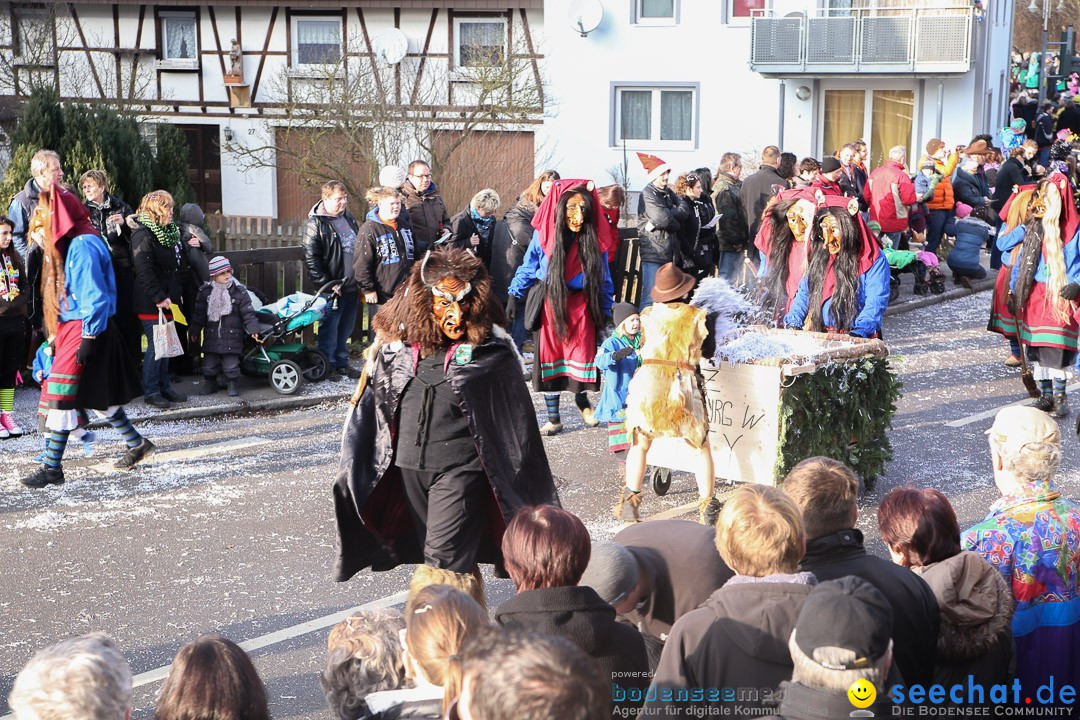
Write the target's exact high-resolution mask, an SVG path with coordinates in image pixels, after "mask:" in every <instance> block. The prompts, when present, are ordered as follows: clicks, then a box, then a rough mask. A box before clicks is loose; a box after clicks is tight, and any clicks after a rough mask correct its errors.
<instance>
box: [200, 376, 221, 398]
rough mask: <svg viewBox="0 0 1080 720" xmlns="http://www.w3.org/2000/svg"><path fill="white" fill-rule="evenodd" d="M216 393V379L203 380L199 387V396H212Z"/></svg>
mask: <svg viewBox="0 0 1080 720" xmlns="http://www.w3.org/2000/svg"><path fill="white" fill-rule="evenodd" d="M217 391H218V386H217V379H216V378H206V379H205V380H203V384H202V385H201V386H200V387H199V394H200V395H213V394H214V393H216V392H217Z"/></svg>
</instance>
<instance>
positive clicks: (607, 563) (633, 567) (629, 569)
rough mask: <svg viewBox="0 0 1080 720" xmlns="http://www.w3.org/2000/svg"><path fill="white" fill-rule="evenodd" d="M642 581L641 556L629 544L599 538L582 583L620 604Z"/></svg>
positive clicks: (609, 601) (611, 604)
mask: <svg viewBox="0 0 1080 720" xmlns="http://www.w3.org/2000/svg"><path fill="white" fill-rule="evenodd" d="M640 581H641V568H640V566H639V565H638V561H637V558H635V557H634V555H633V553H631V552H630V551H629V550H627V549H626V546H625V545H620V544H619V543H617V542H612V541H611V540H598V541H596V542H595V543H593V546H592V553H591V554H590V555H589V567H587V568H586V569H585V574H584V575H582V576H581V580H580V581H579V584H580V585H588V586H589V587H591V588H592V589H593V590H595V591H596V594H597V595H599V596H600V598H601V599H602V600H603V601H604V602H606V603H607V604H608V605H610V606H612V607H617V606H619V605H621V604H622V603H623V601H624V600H626V599H627V598H628V597H629V596H630V594H631V593H632V592H633V591H634V588H636V587H637V586H638V583H639V582H640Z"/></svg>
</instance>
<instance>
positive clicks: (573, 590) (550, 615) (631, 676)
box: [495, 586, 649, 708]
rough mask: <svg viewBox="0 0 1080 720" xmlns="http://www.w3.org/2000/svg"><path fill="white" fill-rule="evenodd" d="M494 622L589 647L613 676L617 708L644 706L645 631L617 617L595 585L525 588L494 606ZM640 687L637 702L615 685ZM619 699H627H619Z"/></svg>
mask: <svg viewBox="0 0 1080 720" xmlns="http://www.w3.org/2000/svg"><path fill="white" fill-rule="evenodd" d="M495 622H496V623H497V624H499V625H501V626H503V627H519V628H523V629H525V630H533V631H536V632H539V633H542V634H544V635H551V636H553V637H560V638H563V639H565V640H569V641H570V642H572V643H573V644H574V645H576V646H577V647H579V648H581V649H582V650H583V651H585V654H586V655H588V656H589V658H590V659H591V660H592V663H593V667H595V668H596V669H597V670H598V671H599V673H600V677H602V678H604V679H605V680H608V679H610V682H611V683H612V685H613V687H612V691H613V693H614V694H613V697H612V700H613V701H614V702H613V704H614V705H615V707H617V708H619V707H628V708H637V707H640V706H641V700H640V698H642V697H644V693H645V691H646V690H647V689H648V687H649V661H648V659H647V657H646V655H645V641H644V640H643V639H642V637H641V633H639V632H638V631H637V630H635V629H634V628H633V627H631V626H629V625H624V624H622V623H620V622H617V621H616V620H615V608H613V607H611V606H610V605H608V604H607V603H606V602H604V601H603V600H601V599H600V596H599V595H597V594H596V591H595V590H593V589H592V588H591V587H584V586H572V587H556V588H541V589H538V590H525V591H523V592H520V593H518V594H517V595H515V596H514V597H512V598H510V599H509V600H507V601H506V602H504V603H503V604H502V605H500V606H499V607H498V608H497V609H496V610H495ZM615 685H618V686H619V690H622V691H625V690H627V689H628V688H637V690H638V691H639V692H641V695H637V694H636V693H635V696H636V697H637V698H639V699H638V700H637V701H636V702H634V701H631V700H628V699H626V696H625V695H620V693H619V692H618V691H616V689H615V687H614V686H615ZM619 697H621V698H622V700H619Z"/></svg>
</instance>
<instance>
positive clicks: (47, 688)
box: [8, 633, 132, 720]
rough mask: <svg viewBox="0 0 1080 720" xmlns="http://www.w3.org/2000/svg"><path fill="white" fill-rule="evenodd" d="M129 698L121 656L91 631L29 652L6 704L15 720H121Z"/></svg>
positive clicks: (127, 671)
mask: <svg viewBox="0 0 1080 720" xmlns="http://www.w3.org/2000/svg"><path fill="white" fill-rule="evenodd" d="M131 699H132V697H131V669H130V668H129V667H128V663H127V660H125V659H124V656H123V654H122V653H121V652H120V650H119V648H117V646H116V643H115V642H114V641H113V639H112V638H110V637H109V636H107V635H103V634H102V633H91V634H89V635H83V636H81V637H77V638H72V639H70V640H64V641H62V642H58V643H56V644H55V645H50V646H49V647H47V648H45V649H43V650H39V651H38V652H37V653H35V655H34V657H32V658H30V662H28V663H26V666H25V667H24V668H23V669H22V670H21V671H19V674H18V676H16V678H15V686H14V687H13V688H12V690H11V695H9V696H8V703H9V704H10V705H11V709H12V711H13V712H14V713H15V717H16V718H18V719H19V720H53V719H54V718H55V719H56V720H60V718H80V720H124V718H125V716H126V715H127V712H128V710H130V709H131Z"/></svg>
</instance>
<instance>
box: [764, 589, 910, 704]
mask: <svg viewBox="0 0 1080 720" xmlns="http://www.w3.org/2000/svg"><path fill="white" fill-rule="evenodd" d="M892 624H893V623H892V608H890V607H889V602H888V600H886V599H885V597H884V596H883V595H882V594H881V593H880V592H878V590H877V589H876V588H875V587H874V586H873V585H871V584H870V583H868V582H866V581H865V580H863V579H861V578H857V577H852V576H848V577H843V578H840V579H839V580H827V581H825V582H823V583H820V584H819V585H818V586H817V587H815V588H814V589H813V590H812V591H811V592H810V594H809V595H808V596H807V598H806V602H804V603H803V606H802V609H801V610H800V611H799V617H798V619H797V620H796V622H795V629H794V630H792V631H791V639H790V640H789V641H788V651H789V652H790V653H791V662H792V664H793V665H794V667H793V669H792V671H791V681H790V682H785V683H783V684H781V686H780V687H781V689H782V690H783V700H781V702H780V712H779V716H778V717H780V718H781V719H782V720H817V719H818V718H845V717H855V716H854V715H853V714H852V710H851V708H852V705H853V704H854V703H853V701H852V700H851V699H850V698H851V696H850V695H849V694H848V691H849V688H851V687H852V685H854V684H855V683H857V682H859V681H863V682H865V683H869V685H870V687H872V688H873V689H874V698H869V697H868V698H867V701H866V703H865V705H864V704H863V703H862V702H860V703H859V704H858V705H857V706H856V707H859V708H866V707H871V706H872V710H871V712H872V715H871V717H887V716H890V715H892V711H893V707H894V706H893V704H892V703H891V702H889V699H888V696H887V694H886V691H887V685H888V684H889V683H887V682H886V679H887V678H888V677H889V670H890V669H891V667H892V638H891V636H892ZM894 679H895V678H894Z"/></svg>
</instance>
